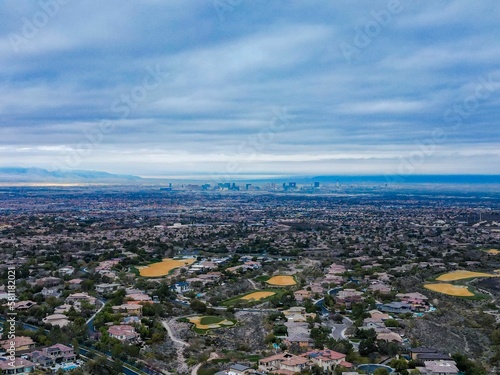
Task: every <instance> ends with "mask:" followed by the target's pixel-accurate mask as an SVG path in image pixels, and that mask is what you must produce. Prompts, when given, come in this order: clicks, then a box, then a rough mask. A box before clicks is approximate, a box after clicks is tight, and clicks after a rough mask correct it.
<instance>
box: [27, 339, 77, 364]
mask: <svg viewBox="0 0 500 375" xmlns="http://www.w3.org/2000/svg"><path fill="white" fill-rule="evenodd" d="M27 356H28V358H29V359H30V360H31V361H33V362H34V363H37V364H39V365H41V366H43V367H50V366H53V365H54V364H56V363H66V362H72V361H75V360H76V354H75V352H74V350H73V348H71V347H69V346H66V345H63V344H55V345H52V346H49V347H46V348H42V349H37V350H34V351H32V352H30V353H28V354H27Z"/></svg>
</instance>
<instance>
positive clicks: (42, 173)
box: [0, 167, 142, 183]
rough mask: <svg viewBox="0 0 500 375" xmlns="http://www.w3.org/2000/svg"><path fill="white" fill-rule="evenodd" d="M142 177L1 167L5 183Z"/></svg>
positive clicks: (110, 180) (126, 180)
mask: <svg viewBox="0 0 500 375" xmlns="http://www.w3.org/2000/svg"><path fill="white" fill-rule="evenodd" d="M141 180H142V179H141V177H138V176H132V175H118V174H112V173H108V172H100V171H88V170H55V171H49V170H47V169H42V168H18V167H7V168H5V167H0V182H3V183H20V182H27V183H35V182H38V183H43V182H47V183H49V182H52V183H119V182H123V183H133V182H139V181H141Z"/></svg>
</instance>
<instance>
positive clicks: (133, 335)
mask: <svg viewBox="0 0 500 375" xmlns="http://www.w3.org/2000/svg"><path fill="white" fill-rule="evenodd" d="M108 333H109V336H110V337H113V338H115V339H118V340H120V341H123V342H133V341H137V340H138V339H139V334H138V333H137V332H136V331H135V328H134V327H132V326H131V325H128V324H120V325H112V326H110V327H109V328H108Z"/></svg>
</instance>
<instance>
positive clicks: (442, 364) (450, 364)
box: [417, 361, 459, 375]
mask: <svg viewBox="0 0 500 375" xmlns="http://www.w3.org/2000/svg"><path fill="white" fill-rule="evenodd" d="M424 366H425V367H417V370H419V371H420V373H421V374H422V375H458V374H459V370H458V368H457V364H456V362H455V361H426V362H425V363H424Z"/></svg>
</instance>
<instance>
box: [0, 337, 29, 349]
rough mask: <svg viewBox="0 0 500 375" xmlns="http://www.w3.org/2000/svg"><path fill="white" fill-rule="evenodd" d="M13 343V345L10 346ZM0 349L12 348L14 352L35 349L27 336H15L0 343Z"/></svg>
mask: <svg viewBox="0 0 500 375" xmlns="http://www.w3.org/2000/svg"><path fill="white" fill-rule="evenodd" d="M12 343H13V344H12ZM0 347H2V348H3V349H5V350H9V349H12V347H14V348H15V349H16V352H18V351H21V350H28V349H32V348H34V347H35V342H34V341H33V340H32V339H31V337H28V336H16V337H14V338H13V339H8V340H2V341H0Z"/></svg>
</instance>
